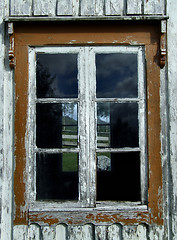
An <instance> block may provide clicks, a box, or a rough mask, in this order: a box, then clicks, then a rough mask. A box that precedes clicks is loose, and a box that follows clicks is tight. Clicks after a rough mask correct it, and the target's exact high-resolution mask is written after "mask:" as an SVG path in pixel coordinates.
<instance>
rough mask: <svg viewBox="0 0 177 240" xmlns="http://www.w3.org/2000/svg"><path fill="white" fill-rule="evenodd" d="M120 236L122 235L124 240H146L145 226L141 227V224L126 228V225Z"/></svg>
mask: <svg viewBox="0 0 177 240" xmlns="http://www.w3.org/2000/svg"><path fill="white" fill-rule="evenodd" d="M122 235H123V239H124V240H142V239H147V227H146V225H143V224H140V225H138V226H136V225H132V226H128V225H127V226H124V227H123V232H122ZM150 239H151V238H150ZM159 240H160V239H159Z"/></svg>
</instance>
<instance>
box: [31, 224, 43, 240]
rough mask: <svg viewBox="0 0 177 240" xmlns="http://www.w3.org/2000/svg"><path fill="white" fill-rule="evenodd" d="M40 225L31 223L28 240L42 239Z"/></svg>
mask: <svg viewBox="0 0 177 240" xmlns="http://www.w3.org/2000/svg"><path fill="white" fill-rule="evenodd" d="M40 231H41V229H40V226H39V225H37V224H31V225H30V226H29V228H28V240H40V239H41V234H40Z"/></svg>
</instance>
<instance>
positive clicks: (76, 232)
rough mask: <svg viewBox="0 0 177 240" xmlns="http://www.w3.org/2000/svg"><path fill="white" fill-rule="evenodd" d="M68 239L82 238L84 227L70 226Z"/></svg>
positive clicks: (78, 239)
mask: <svg viewBox="0 0 177 240" xmlns="http://www.w3.org/2000/svg"><path fill="white" fill-rule="evenodd" d="M68 239H69V240H75V239H77V240H82V227H81V226H71V225H70V226H68Z"/></svg>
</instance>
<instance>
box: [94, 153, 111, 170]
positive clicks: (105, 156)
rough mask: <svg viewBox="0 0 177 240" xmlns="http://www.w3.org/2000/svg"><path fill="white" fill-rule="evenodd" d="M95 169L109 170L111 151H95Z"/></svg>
mask: <svg viewBox="0 0 177 240" xmlns="http://www.w3.org/2000/svg"><path fill="white" fill-rule="evenodd" d="M97 171H111V153H109V152H106V153H105V152H104V153H97Z"/></svg>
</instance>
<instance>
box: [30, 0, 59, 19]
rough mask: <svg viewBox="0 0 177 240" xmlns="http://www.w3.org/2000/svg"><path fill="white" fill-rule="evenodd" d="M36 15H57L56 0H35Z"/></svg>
mask: <svg viewBox="0 0 177 240" xmlns="http://www.w3.org/2000/svg"><path fill="white" fill-rule="evenodd" d="M33 6H34V9H33V11H34V15H38V16H44V15H45V16H55V13H56V0H34V3H33Z"/></svg>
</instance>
